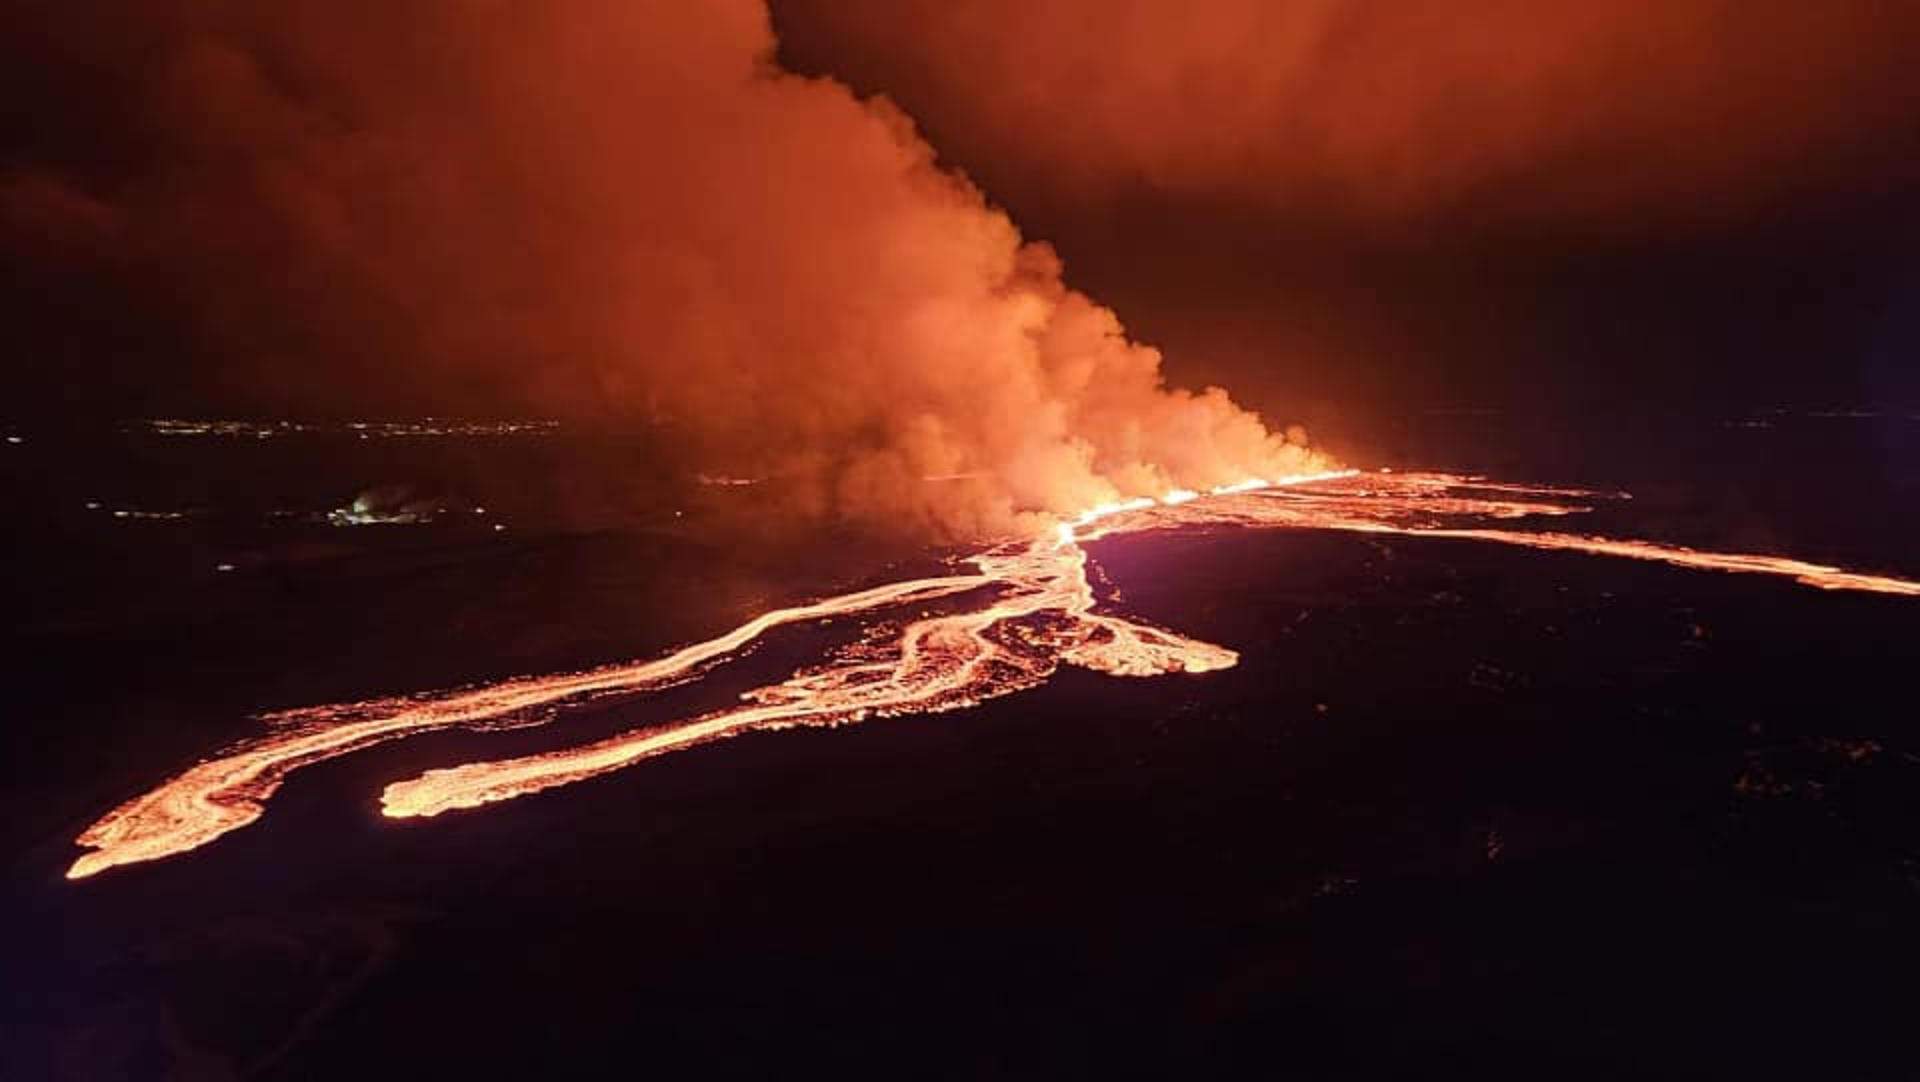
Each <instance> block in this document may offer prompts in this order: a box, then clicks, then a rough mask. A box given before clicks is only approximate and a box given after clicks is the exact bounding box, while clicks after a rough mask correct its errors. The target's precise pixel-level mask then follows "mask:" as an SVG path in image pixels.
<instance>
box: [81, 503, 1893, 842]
mask: <svg viewBox="0 0 1920 1082" xmlns="http://www.w3.org/2000/svg"><path fill="white" fill-rule="evenodd" d="M1599 495H1611V496H1616V497H1617V496H1620V495H1623V494H1599V493H1591V492H1585V491H1582V490H1577V489H1557V488H1549V487H1544V486H1525V485H1510V484H1499V483H1493V482H1488V481H1485V480H1483V479H1479V478H1473V477H1463V476H1458V475H1451V474H1440V473H1408V474H1393V473H1387V472H1385V471H1383V472H1381V473H1373V474H1360V473H1358V472H1356V471H1351V470H1346V471H1331V472H1326V473H1317V474H1310V475H1301V476H1295V477H1290V478H1284V479H1281V480H1277V481H1271V482H1270V481H1265V480H1258V479H1249V480H1247V481H1244V482H1240V483H1237V484H1230V485H1222V486H1219V487H1218V488H1216V489H1214V490H1213V491H1212V493H1210V494H1209V495H1207V496H1204V497H1203V496H1199V495H1198V494H1195V493H1192V492H1186V491H1182V490H1175V491H1172V492H1169V493H1167V494H1166V495H1165V496H1164V497H1163V498H1162V499H1159V500H1154V499H1147V498H1139V499H1134V500H1129V501H1124V502H1114V503H1110V504H1104V505H1101V506H1099V507H1095V508H1093V509H1091V510H1088V511H1086V512H1085V513H1083V514H1081V515H1079V516H1077V517H1075V518H1073V519H1071V520H1068V521H1066V522H1062V523H1059V524H1058V525H1057V526H1055V527H1054V529H1053V530H1052V531H1051V532H1050V533H1048V534H1044V535H1043V536H1042V537H1041V538H1040V539H1037V540H1033V541H1030V542H1014V543H1009V544H1005V545H1001V546H998V547H995V548H992V549H989V550H987V551H986V552H984V553H981V554H979V555H977V556H975V557H973V558H972V560H971V563H972V565H973V567H974V568H975V571H974V573H971V574H955V575H946V576H939V577H933V578H924V579H913V580H909V581H905V582H898V583H891V584H887V585H884V586H878V587H874V588H872V589H868V590H862V591H858V592H855V593H850V594H844V595H841V596H838V597H832V598H827V599H825V600H821V601H816V602H812V603H810V604H806V605H798V606H794V607H791V608H785V609H777V610H774V611H772V612H768V613H765V614H763V615H761V616H758V617H756V618H754V619H753V620H750V621H748V622H747V623H745V624H742V625H740V626H739V627H737V628H735V629H733V630H732V631H730V632H728V633H726V634H724V635H721V636H719V637H717V638H714V639H710V640H707V641H706V642H702V643H697V644H695V645H692V646H688V647H686V648H684V649H682V650H680V651H678V652H676V653H674V654H671V655H669V656H667V657H664V658H661V659H658V660H655V661H649V662H643V663H636V664H631V665H621V666H613V667H608V668H603V669H596V670H591V671H588V672H584V673H567V674H561V675H556V676H547V677H529V678H522V679H515V680H509V681H505V682H503V683H499V684H494V685H491V686H487V687H481V688H476V689H470V690H465V691H459V692H454V693H450V694H444V695H438V696H429V697H419V696H415V697H402V698H392V699H381V700H375V701H370V702H363V703H353V704H346V705H338V706H322V707H314V708H310V709H305V710H297V711H292V712H290V713H287V714H281V715H276V716H274V717H273V718H271V719H269V720H271V721H273V722H274V723H275V725H274V728H273V729H272V731H270V732H269V733H267V734H266V735H263V736H261V737H258V738H256V739H253V740H250V741H248V742H246V743H244V744H241V745H240V746H238V747H236V748H234V749H233V750H231V751H229V752H228V753H226V754H224V755H221V756H219V757H217V758H213V759H209V760H207V761H205V762H202V763H200V764H198V765H196V766H194V767H193V768H191V769H189V770H187V771H186V772H185V773H182V774H180V775H179V776H177V777H175V778H173V779H171V780H169V781H168V782H166V783H165V784H163V785H161V786H160V787H159V788H157V789H155V790H153V791H152V792H149V793H147V794H145V795H143V796H140V797H137V798H135V799H133V800H131V801H129V802H127V803H126V804H123V805H121V806H120V807H119V808H116V809H114V810H113V811H112V812H110V813H108V814H107V815H106V816H104V817H103V818H102V819H101V820H100V821H99V822H97V823H95V824H94V825H93V826H92V827H90V828H88V830H87V831H86V832H85V833H83V834H82V835H80V837H79V838H78V839H77V841H78V844H79V845H81V846H84V847H87V848H89V849H91V850H93V851H92V852H88V853H86V854H83V855H82V856H81V857H80V858H79V859H78V860H76V861H75V862H74V864H73V866H72V868H71V869H70V870H69V871H68V873H67V875H68V877H69V878H75V879H77V878H81V877H84V876H89V875H93V874H95V873H97V872H100V871H102V870H104V869H106V868H110V867H113V866H115V865H119V864H127V863H132V862H136V861H145V860H155V859H159V858H161V857H166V856H172V855H174V854H177V853H182V852H186V851H188V850H191V849H194V848H197V847H199V846H202V845H205V844H207V843H208V842H211V841H213V840H214V839H216V838H218V837H220V836H221V835H223V834H225V833H227V832H229V831H232V830H237V829H239V828H241V827H243V826H246V825H247V824H249V823H251V822H253V821H254V820H255V819H258V818H259V817H260V815H261V814H262V812H263V811H264V806H265V802H266V801H267V800H268V799H269V798H271V797H272V795H273V793H274V791H275V790H276V789H278V787H279V786H280V784H281V783H282V782H283V781H284V780H285V779H286V777H287V775H288V774H290V773H291V772H293V771H294V770H297V769H299V768H300V767H303V766H307V765H310V764H312V763H317V762H321V761H323V760H326V759H331V758H333V757H335V756H339V755H344V754H347V753H348V752H352V751H357V750H360V749H362V748H366V747H370V746H372V745H374V744H377V743H381V742H384V741H387V740H392V739H397V738H400V737H404V736H410V735H413V734H415V733H420V732H427V731H431V730H435V729H442V728H447V727H451V726H464V727H468V728H485V727H498V726H501V725H509V724H539V723H542V722H544V721H546V720H548V718H547V717H545V716H542V715H540V714H538V713H535V712H537V711H541V710H544V709H549V708H557V707H559V706H563V705H565V704H567V703H572V702H579V701H582V700H585V699H588V698H591V697H595V696H601V695H609V694H633V693H641V692H645V691H649V690H653V689H657V688H659V687H661V686H663V685H665V684H668V683H671V682H674V681H677V680H681V679H685V678H688V677H690V676H692V675H694V674H696V673H697V671H698V670H700V669H701V668H702V667H703V666H708V665H711V664H717V663H720V662H722V661H724V660H725V659H727V658H728V657H730V656H731V655H732V654H733V653H734V652H736V651H738V650H739V649H740V648H741V647H743V646H745V645H747V644H748V643H750V642H752V641H753V640H754V639H756V638H758V637H759V636H760V635H762V634H764V633H765V632H766V631H768V630H770V629H772V628H774V627H777V626H780V625H782V624H789V623H795V622H801V621H810V620H819V619H824V618H827V617H834V616H843V615H850V614H859V613H868V612H876V611H879V610H883V609H889V608H895V607H898V606H903V605H908V604H915V603H924V602H927V601H932V600H935V599H939V598H957V595H961V594H964V593H968V592H972V591H978V592H980V594H981V596H982V599H981V600H980V601H979V602H978V603H977V604H972V605H962V607H961V608H959V610H958V611H955V612H952V613H947V614H939V615H923V616H921V617H920V618H919V619H915V620H913V621H911V622H909V623H907V624H906V625H905V627H904V628H903V629H902V630H901V631H900V632H899V633H898V635H897V636H896V637H894V638H893V639H892V641H891V642H890V643H887V644H884V645H876V644H875V643H874V642H872V641H868V642H864V643H863V644H861V645H859V646H855V647H851V648H848V649H846V650H843V651H841V652H839V653H838V654H836V655H834V656H832V657H830V658H827V659H825V660H824V662H823V663H822V664H820V665H819V666H817V667H812V668H807V669H803V670H801V671H800V672H797V673H795V674H794V675H793V676H792V677H790V678H788V679H787V680H784V681H782V682H780V683H777V684H772V685H769V686H766V687H761V688H758V689H756V690H754V691H750V692H748V693H747V694H746V695H745V696H744V697H743V698H744V703H743V705H741V706H738V707H734V708H731V709H727V710H722V711H718V712H715V713H712V714H707V715H704V716H700V717H695V718H690V719H686V720H684V721H678V722H671V723H667V724H664V725H657V726H650V727H647V728H643V729H636V730H633V731H630V732H627V733H622V734H620V735H617V736H614V737H611V738H608V739H605V740H600V741H596V742H593V743H589V744H585V745H581V746H578V747H573V748H568V749H564V750H560V751H554V752H549V753H545V754H539V755H530V756H524V757H520V758H514V759H503V760H497V761H488V762H474V763H467V764H464V765H460V766H455V767H451V768H447V769H439V770H430V771H427V772H426V773H424V774H422V775H420V776H418V777H415V778H410V779H406V780H403V781H398V782H395V783H393V784H391V785H389V786H387V788H386V790H385V792H384V793H383V794H382V796H381V809H382V811H383V812H384V813H385V814H386V815H388V816H391V817H412V816H432V815H438V814H439V813H441V812H444V811H450V810H454V809H459V808H471V807H477V806H479V805H482V804H488V803H493V802H497V801H502V800H509V799H512V798H513V797H518V796H525V795H527V794H530V793H535V792H539V791H541V790H545V789H551V788H554V787H556V786H561V785H566V784H568V783H570V782H575V781H580V780H583V779H586V778H591V777H595V776H598V775H601V774H606V773H609V772H611V771H614V770H618V769H620V768H622V767H625V766H630V765H632V764H634V763H637V762H639V761H641V760H643V759H647V758H651V757H654V756H658V755H661V754H664V753H667V752H671V751H677V750H680V749H683V748H687V747H691V746H694V745H696V744H701V743H705V742H707V741H711V740H716V739H720V738H723V737H727V736H733V735H737V734H739V733H742V732H747V731H750V730H754V729H767V728H783V727H788V726H800V725H809V726H832V725H843V724H849V723H853V722H857V721H862V720H866V719H868V718H874V717H890V716H897V715H904V714H918V713H930V712H934V711H941V710H953V709H958V708H961V707H966V706H971V705H973V704H975V703H978V702H982V701H984V700H986V699H991V698H997V697H1000V696H1003V695H1009V694H1013V693H1014V692H1018V691H1022V690H1025V689H1027V688H1031V687H1035V686H1037V685H1039V684H1041V683H1044V682H1045V681H1046V680H1047V679H1048V678H1049V677H1050V676H1051V675H1052V674H1053V673H1054V672H1055V671H1056V670H1057V669H1058V667H1059V665H1060V664H1062V663H1065V664H1069V665H1079V666H1082V667H1085V668H1089V669H1094V670H1097V671H1100V672H1105V673H1110V674H1113V675H1116V676H1155V675H1160V674H1165V673H1204V672H1212V671H1215V670H1219V669H1224V668H1228V667H1230V666H1232V665H1233V664H1235V663H1236V661H1237V660H1238V655H1237V654H1235V652H1234V651H1232V650H1230V649H1228V648H1226V647H1223V646H1216V645H1212V644H1209V643H1205V642H1200V641H1197V640H1194V639H1189V638H1185V637H1183V636H1180V635H1177V634H1175V633H1173V632H1171V631H1166V630H1163V629H1159V628H1155V627H1150V626H1148V625H1145V624H1142V623H1139V622H1137V621H1132V620H1128V619H1124V618H1122V617H1119V616H1114V615H1109V614H1104V613H1099V612H1096V611H1095V607H1096V599H1095V597H1094V594H1093V591H1092V588H1091V586H1090V585H1089V582H1088V579H1087V575H1086V564H1087V553H1086V550H1085V548H1083V547H1082V543H1083V542H1088V541H1092V540H1094V539H1097V538H1100V537H1104V536H1108V535H1112V534H1120V533H1131V532H1137V531H1142V530H1151V529H1168V528H1181V527H1207V526H1216V527H1217V526H1231V527H1281V528H1296V529H1316V530H1342V531H1353V532H1361V533H1374V534H1382V533H1386V534H1399V535H1404V536H1410V537H1435V538H1451V539H1460V540H1472V541H1487V542H1495V543H1500V544H1510V545H1519V546H1523V547H1528V548H1538V549H1556V550H1565V551H1575V552H1583V553H1588V554H1593V555H1603V556H1617V557H1627V558H1632V559H1640V560H1652V561H1658V562H1662V563H1668V564H1673V565H1677V566H1681V567H1688V568H1696V569H1702V570H1717V571H1731V572H1746V573H1756V574H1771V575H1781V576H1786V577H1789V578H1792V579H1794V580H1796V581H1798V582H1802V583H1805V584H1807V585H1811V586H1816V587H1819V588H1821V589H1828V590H1863V591H1872V592H1878V593H1887V594H1898V595H1907V596H1920V582H1913V581H1909V580H1906V579H1898V578H1891V577H1887V576H1881V575H1871V574H1865V573H1860V572H1855V571H1848V570H1845V569H1842V568H1837V567H1830V566H1826V565H1822V564H1815V563H1809V562H1806V561H1802V560H1794V559H1789V558H1786V557H1779V556H1763V555H1750V554H1734V553H1712V552H1699V551H1695V550H1692V549H1687V548H1681V547H1677V546H1672V545H1662V544H1658V543H1655V542H1649V541H1636V540H1621V539H1611V538H1603V537H1587V536H1581V535H1578V534H1571V533H1558V532H1528V531H1524V530H1510V529H1492V528H1486V527H1480V526H1472V525H1459V524H1457V523H1461V522H1474V521H1486V520H1514V519H1519V518H1523V517H1536V516H1548V517H1557V516H1567V515H1573V514H1577V513H1579V512H1582V511H1585V510H1587V508H1586V507H1584V506H1582V505H1580V504H1578V503H1576V502H1574V501H1576V500H1579V499H1584V498H1588V497H1594V496H1599Z"/></svg>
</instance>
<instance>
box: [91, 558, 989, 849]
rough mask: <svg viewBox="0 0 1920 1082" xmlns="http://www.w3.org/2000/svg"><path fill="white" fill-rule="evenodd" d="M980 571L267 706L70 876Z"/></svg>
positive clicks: (922, 594) (138, 805)
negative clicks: (388, 748)
mask: <svg viewBox="0 0 1920 1082" xmlns="http://www.w3.org/2000/svg"><path fill="white" fill-rule="evenodd" d="M988 582H989V580H988V579H987V578H986V577H985V576H982V575H952V576H947V577H943V578H929V579H914V580H911V581H907V582H896V583H889V584H888V585H885V586H877V587H874V588H873V589H871V590H862V591H859V592H858V593H851V594H843V595H841V596H839V597H832V598H828V599H826V600H824V601H816V602H813V603H811V604H807V605H797V606H794V607H793V608H786V609H775V610H773V611H771V612H767V613H763V614H761V615H759V616H756V617H754V618H753V619H752V620H749V621H748V622H746V623H744V624H742V625H740V626H739V627H737V628H734V629H733V630H732V631H729V632H727V633H726V634H725V635H721V636H720V637H718V638H714V639H708V640H707V641H705V642H701V643H696V644H694V645H692V646H688V647H686V648H685V649H682V650H680V651H678V652H676V653H673V654H670V655H668V656H667V657H664V658H660V659H658V660H655V661H648V662H642V663H638V664H632V665H617V666H610V667H607V668H601V669H593V670H589V671H587V672H581V673H563V674H560V675H556V676H539V677H526V678H521V679H515V680H508V681H505V682H504V683H499V684H493V685H490V686H487V687H481V688H476V689H473V690H470V691H462V692H455V693H452V694H448V695H442V696H434V697H428V698H393V699H376V700H371V701H368V702H362V703H348V704H344V705H335V706H318V707H311V708H308V709H304V710H294V711H289V712H287V713H284V714H276V715H273V716H272V718H271V719H270V720H272V721H273V722H275V728H274V731H273V732H271V733H269V734H268V735H266V736H262V737H259V738H256V739H253V740H249V741H246V742H244V743H242V744H240V745H239V746H238V747H236V748H234V749H232V750H231V751H229V752H228V753H226V754H224V755H221V756H219V757H218V758H214V759H209V760H206V761H205V762H202V763H200V764H198V765H197V766H195V767H193V768H192V769H190V770H188V771H187V772H185V773H184V774H181V775H179V776H178V777H175V778H173V779H171V780H169V781H168V782H167V783H166V784H164V785H162V786H160V787H159V788H158V789H155V790H153V791H151V792H149V793H145V794H143V795H141V796H138V797H135V798H134V799H132V800H130V801H128V802H127V803H125V804H122V805H121V806H119V807H118V808H115V809H114V810H113V811H111V812H109V813H108V814H107V815H105V816H103V817H102V818H101V819H100V821H99V822H97V823H95V824H93V826H91V827H88V828H87V830H86V832H85V833H83V834H81V835H80V837H79V838H78V839H76V844H78V845H82V846H86V847H89V848H92V849H94V850H96V851H95V852H91V853H86V854H84V855H82V856H81V857H80V858H79V859H78V860H76V861H74V862H73V866H72V867H71V868H69V869H68V870H67V878H69V879H80V878H83V877H85V876H89V875H93V874H95V873H97V872H101V871H104V870H106V869H107V868H111V867H113V866H114V865H116V864H130V863H133V862H135V861H141V860H157V859H159V858H161V857H168V856H173V855H174V854H176V853H184V852H186V851H187V850H189V849H196V848H198V847H200V846H202V845H205V844H207V843H208V842H210V841H213V840H214V839H215V838H218V837H220V836H221V835H222V834H225V833H227V832H229V831H233V830H238V829H240V828H241V827H244V826H246V825H247V824H249V823H251V822H253V821H254V820H255V819H258V818H260V816H261V814H262V813H263V812H264V811H265V810H266V809H265V804H266V801H267V800H268V798H270V797H272V796H273V794H274V792H275V791H276V790H278V789H279V788H280V785H281V783H282V782H284V781H285V780H286V777H287V775H288V774H290V773H292V772H293V771H295V770H297V769H299V768H300V767H303V766H311V765H313V764H314V763H318V762H323V761H325V760H327V759H332V758H335V757H337V756H341V755H345V754H347V753H349V752H354V751H359V750H360V749H362V748H366V747H370V746H372V745H374V744H378V743H382V742H384V741H387V740H392V739H395V738H398V737H403V736H412V735H414V734H416V733H423V732H429V731H432V730H435V729H444V728H448V727H451V726H456V725H465V726H477V725H481V724H484V723H489V722H491V723H496V724H497V723H499V722H501V721H503V720H507V719H511V718H513V717H514V716H515V715H516V714H521V713H523V712H526V711H529V710H534V709H538V708H540V707H544V706H549V705H553V704H556V703H561V702H564V701H567V700H575V699H582V698H586V697H589V696H593V695H601V694H608V693H616V692H631V691H643V690H647V689H650V688H658V687H661V686H663V685H666V684H670V683H673V682H674V681H676V680H678V679H680V678H682V677H684V676H686V675H687V674H688V673H691V672H693V671H694V670H696V669H698V668H699V667H700V666H702V665H704V664H707V663H708V662H711V661H713V660H714V659H716V658H720V657H723V656H725V655H728V654H731V653H732V652H734V651H736V650H738V649H739V648H741V647H742V646H745V645H746V644H748V643H750V642H752V641H753V640H754V639H756V638H759V637H760V636H761V635H762V634H764V633H765V632H767V631H768V630H770V629H772V628H775V627H778V626H780V625H781V624H790V623H794V622H796V621H801V620H816V619H820V618H822V617H828V616H840V615H844V614H848V613H856V612H864V611H867V610H869V609H875V608H881V607H884V606H888V605H897V604H904V603H907V602H912V601H928V600H932V599H933V598H937V597H945V596H947V595H950V594H956V593H960V592H962V591H965V590H971V589H975V588H978V587H980V586H984V585H986V584H987V583H988Z"/></svg>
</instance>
